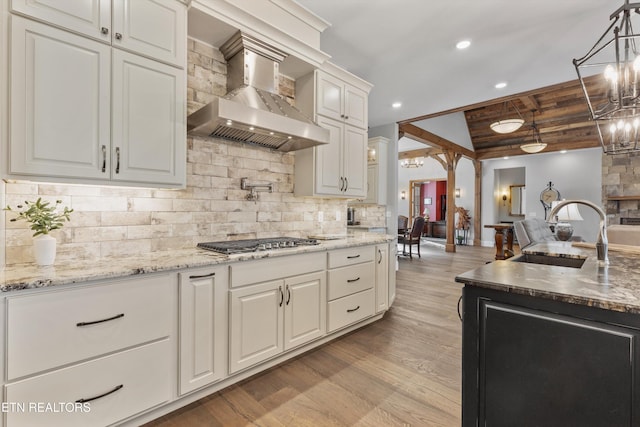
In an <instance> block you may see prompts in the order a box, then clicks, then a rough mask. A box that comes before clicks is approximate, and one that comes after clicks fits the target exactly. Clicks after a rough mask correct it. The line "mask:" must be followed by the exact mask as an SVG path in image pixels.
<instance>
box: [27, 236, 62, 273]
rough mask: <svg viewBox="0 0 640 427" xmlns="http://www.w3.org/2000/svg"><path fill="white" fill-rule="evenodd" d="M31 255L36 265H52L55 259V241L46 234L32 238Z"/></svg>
mask: <svg viewBox="0 0 640 427" xmlns="http://www.w3.org/2000/svg"><path fill="white" fill-rule="evenodd" d="M33 253H34V255H35V257H36V264H38V265H41V266H45V265H53V262H54V261H55V259H56V239H55V238H54V237H51V236H49V235H48V234H41V235H39V236H36V237H34V238H33Z"/></svg>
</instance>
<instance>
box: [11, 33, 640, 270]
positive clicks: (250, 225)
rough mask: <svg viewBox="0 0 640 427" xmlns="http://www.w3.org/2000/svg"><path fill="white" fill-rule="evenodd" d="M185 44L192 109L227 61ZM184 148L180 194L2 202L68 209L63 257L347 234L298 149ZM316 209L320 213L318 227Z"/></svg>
mask: <svg viewBox="0 0 640 427" xmlns="http://www.w3.org/2000/svg"><path fill="white" fill-rule="evenodd" d="M188 43H189V52H188V56H189V64H188V67H187V72H188V74H189V76H188V86H189V87H188V90H187V97H188V98H187V104H188V109H189V112H191V111H194V110H195V109H197V108H199V107H200V106H202V105H203V104H204V103H206V102H208V101H209V100H210V99H211V97H212V96H214V95H224V94H225V93H226V77H225V74H226V64H224V58H223V57H222V55H221V53H220V52H219V51H218V50H217V49H214V48H212V47H211V46H208V45H206V44H203V43H200V42H198V41H196V40H193V39H189V42H188ZM280 80H281V83H282V89H281V90H282V93H283V94H284V95H285V96H287V97H288V98H293V97H294V96H295V93H294V92H293V89H294V88H295V82H293V80H291V79H288V78H282V79H280ZM290 100H291V101H293V99H290ZM187 148H188V151H187V188H185V189H182V190H164V189H153V188H127V187H117V186H98V185H88V186H74V185H66V184H37V183H30V182H22V181H20V182H10V183H7V185H6V198H7V203H12V204H16V203H22V202H23V201H24V200H35V199H36V198H37V197H38V196H43V197H45V198H48V196H51V200H52V201H54V200H55V199H57V198H61V199H62V200H63V203H65V205H67V206H70V207H73V208H74V209H75V212H74V213H73V214H72V216H71V222H70V223H67V224H66V225H65V227H64V228H63V230H59V231H58V232H56V235H57V237H58V239H59V243H58V257H57V259H58V260H60V261H73V260H74V259H93V258H98V257H104V256H114V255H115V256H129V255H137V254H140V253H145V252H149V251H159V250H172V249H180V248H190V247H193V246H195V244H196V243H198V242H204V241H214V240H228V239H241V238H255V237H274V236H279V235H282V234H287V235H290V236H294V237H304V236H307V235H308V234H312V233H313V234H316V233H344V232H346V208H347V201H346V200H341V199H318V198H310V197H296V196H295V195H294V194H293V173H294V164H295V152H293V153H282V152H279V151H274V150H269V149H265V148H260V147H256V146H252V145H249V144H242V143H237V142H230V141H224V140H219V139H213V138H202V137H192V136H188V137H187ZM639 165H640V164H639ZM245 176H246V177H249V178H250V181H255V182H260V183H262V182H271V183H273V184H274V192H273V193H268V192H260V200H259V201H257V202H253V201H247V200H246V196H247V194H249V192H248V191H245V190H241V189H240V178H242V177H245ZM318 211H322V212H324V216H325V218H324V221H322V222H320V221H318ZM337 211H339V212H341V213H342V216H341V220H340V221H337V220H335V216H336V212H337ZM382 212H384V208H382ZM7 215H11V214H7ZM367 218H368V219H369V220H373V218H380V219H381V220H382V221H384V213H378V214H375V213H373V212H371V213H369V211H367ZM6 230H7V234H8V237H7V242H6V259H7V265H12V264H19V263H25V262H33V254H32V246H31V245H32V242H31V232H30V230H29V229H28V227H27V224H26V223H24V222H14V223H11V222H7V224H6ZM123 230H125V231H126V232H124V231H123Z"/></svg>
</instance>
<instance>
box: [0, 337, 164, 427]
mask: <svg viewBox="0 0 640 427" xmlns="http://www.w3.org/2000/svg"><path fill="white" fill-rule="evenodd" d="M170 352H171V346H170V345H169V340H168V339H164V340H162V341H158V342H154V343H151V344H147V345H143V346H141V347H137V348H134V349H130V350H126V351H122V352H119V353H116V354H113V355H109V356H106V357H102V358H99V359H95V360H92V361H90V362H85V363H80V364H77V365H74V366H71V367H68V368H63V369H59V370H56V371H53V372H48V373H45V374H42V375H38V376H35V377H31V378H28V379H25V380H21V381H16V382H13V383H9V384H7V385H6V386H5V396H4V397H5V402H8V403H10V404H12V405H14V406H13V410H11V411H8V412H7V414H6V425H7V426H9V427H21V426H25V427H35V426H47V427H53V426H61V427H71V426H79V427H84V426H106V425H109V424H112V423H115V422H117V421H119V420H121V419H124V418H127V417H130V416H132V415H135V414H137V413H140V412H142V411H144V410H146V409H149V408H152V407H154V406H158V405H161V404H163V403H166V402H169V400H171V396H172V393H171V387H170V386H171V383H172V380H171V376H172V371H171V369H169V368H170V366H171V356H170ZM18 405H19V406H18Z"/></svg>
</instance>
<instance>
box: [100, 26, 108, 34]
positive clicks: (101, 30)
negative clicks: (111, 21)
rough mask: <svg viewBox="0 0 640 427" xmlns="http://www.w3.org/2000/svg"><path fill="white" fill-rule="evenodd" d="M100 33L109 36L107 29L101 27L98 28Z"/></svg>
mask: <svg viewBox="0 0 640 427" xmlns="http://www.w3.org/2000/svg"><path fill="white" fill-rule="evenodd" d="M100 32H101V33H102V34H109V29H108V28H107V27H102V28H100Z"/></svg>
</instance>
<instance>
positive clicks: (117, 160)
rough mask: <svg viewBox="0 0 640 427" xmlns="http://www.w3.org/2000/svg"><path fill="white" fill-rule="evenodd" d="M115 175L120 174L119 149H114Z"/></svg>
mask: <svg viewBox="0 0 640 427" xmlns="http://www.w3.org/2000/svg"><path fill="white" fill-rule="evenodd" d="M116 173H120V147H116Z"/></svg>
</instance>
